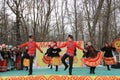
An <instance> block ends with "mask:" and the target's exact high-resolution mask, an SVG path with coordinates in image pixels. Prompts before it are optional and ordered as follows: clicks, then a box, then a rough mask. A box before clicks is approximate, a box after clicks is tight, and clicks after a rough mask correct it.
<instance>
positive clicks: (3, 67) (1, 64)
mask: <svg viewBox="0 0 120 80" xmlns="http://www.w3.org/2000/svg"><path fill="white" fill-rule="evenodd" d="M5 71H7V59H4V60H3V61H1V60H0V72H5Z"/></svg>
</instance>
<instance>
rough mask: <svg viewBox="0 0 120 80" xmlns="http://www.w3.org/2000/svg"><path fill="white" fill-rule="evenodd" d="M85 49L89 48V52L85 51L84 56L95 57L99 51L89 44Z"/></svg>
mask: <svg viewBox="0 0 120 80" xmlns="http://www.w3.org/2000/svg"><path fill="white" fill-rule="evenodd" d="M85 49H86V50H87V52H84V51H83V53H84V55H83V57H86V58H88V57H90V58H95V57H96V56H97V53H98V51H97V50H95V49H94V47H93V46H88V47H86V48H85Z"/></svg>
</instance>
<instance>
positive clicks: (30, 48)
mask: <svg viewBox="0 0 120 80" xmlns="http://www.w3.org/2000/svg"><path fill="white" fill-rule="evenodd" d="M33 40H34V39H33V36H32V35H30V36H29V41H28V42H26V43H24V44H22V45H20V46H18V48H22V47H25V46H27V47H28V55H29V60H30V66H29V67H30V69H29V74H28V75H32V71H33V69H32V66H33V59H34V56H35V52H36V48H37V49H38V50H39V51H41V53H43V51H42V50H41V48H40V47H38V45H37V44H36V42H35V41H33Z"/></svg>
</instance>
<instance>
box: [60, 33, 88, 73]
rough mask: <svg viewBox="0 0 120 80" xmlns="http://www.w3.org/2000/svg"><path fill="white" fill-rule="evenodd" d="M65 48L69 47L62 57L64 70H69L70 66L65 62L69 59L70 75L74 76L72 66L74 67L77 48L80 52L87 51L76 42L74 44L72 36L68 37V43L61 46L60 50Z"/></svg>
mask: <svg viewBox="0 0 120 80" xmlns="http://www.w3.org/2000/svg"><path fill="white" fill-rule="evenodd" d="M63 47H67V51H66V53H65V54H64V55H63V57H62V63H63V64H64V66H65V69H64V70H66V69H67V68H68V65H67V64H66V62H65V60H66V58H68V57H69V75H72V66H73V57H74V51H75V48H76V47H77V48H78V49H80V50H84V51H86V50H85V49H83V48H81V47H80V46H79V45H78V44H76V42H74V40H73V36H72V35H68V41H67V42H65V43H64V44H63V45H61V46H59V48H63Z"/></svg>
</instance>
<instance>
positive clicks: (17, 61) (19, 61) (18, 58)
mask: <svg viewBox="0 0 120 80" xmlns="http://www.w3.org/2000/svg"><path fill="white" fill-rule="evenodd" d="M15 68H16V69H17V70H20V69H21V56H17V58H16V61H15Z"/></svg>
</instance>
